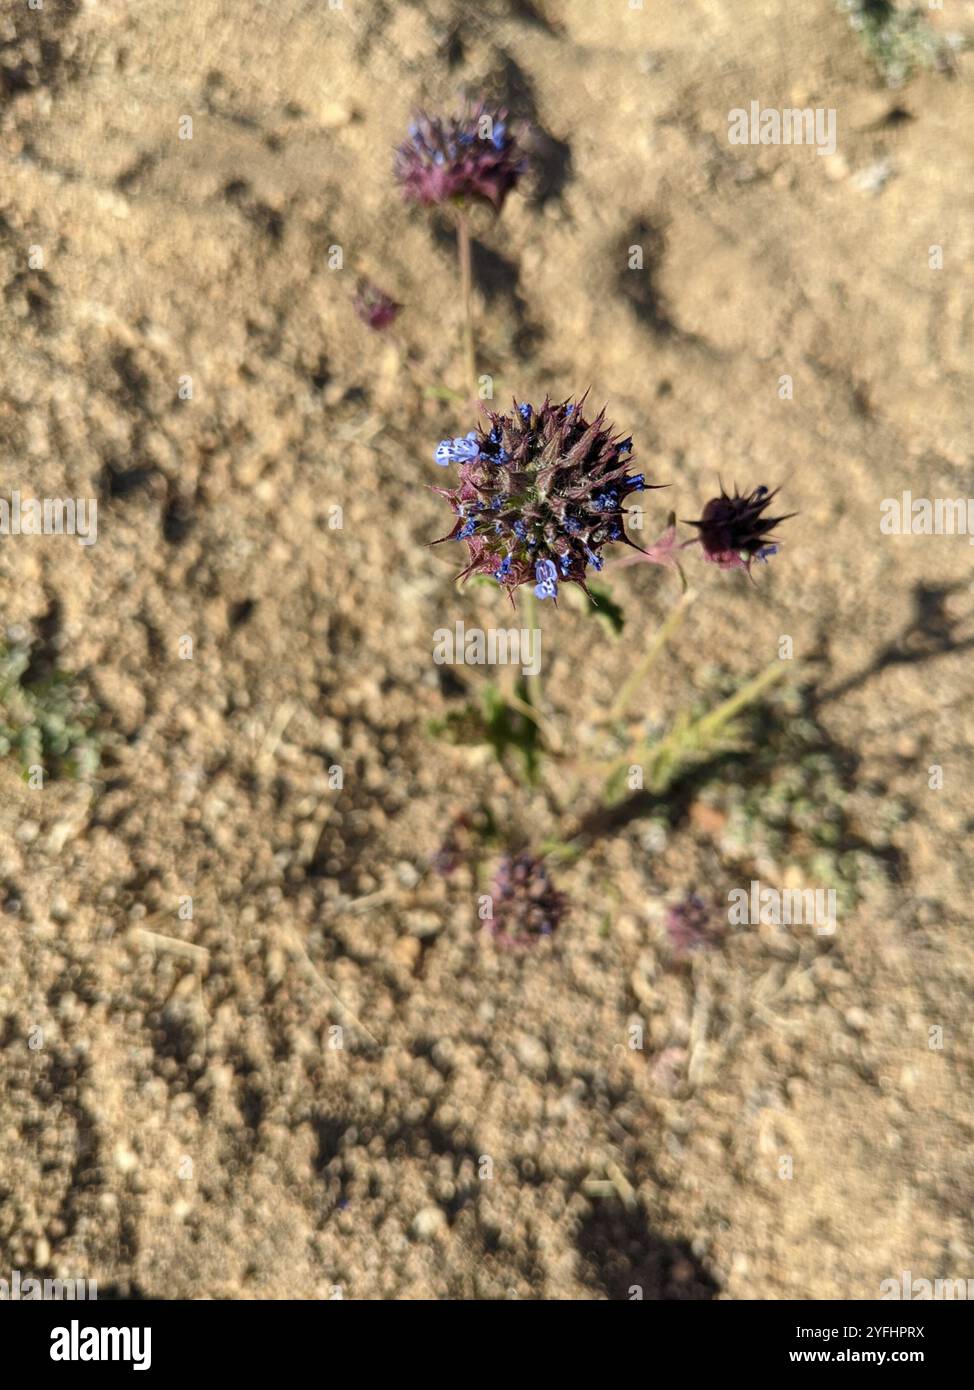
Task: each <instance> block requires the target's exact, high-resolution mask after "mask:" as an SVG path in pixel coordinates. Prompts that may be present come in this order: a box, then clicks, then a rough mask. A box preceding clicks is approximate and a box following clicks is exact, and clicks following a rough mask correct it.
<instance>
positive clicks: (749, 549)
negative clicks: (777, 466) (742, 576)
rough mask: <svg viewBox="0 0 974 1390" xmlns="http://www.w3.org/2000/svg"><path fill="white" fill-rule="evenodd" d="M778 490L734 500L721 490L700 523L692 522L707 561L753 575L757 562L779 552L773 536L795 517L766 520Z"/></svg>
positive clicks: (762, 490)
mask: <svg viewBox="0 0 974 1390" xmlns="http://www.w3.org/2000/svg"><path fill="white" fill-rule="evenodd" d="M777 492H778V489H777V488H775V490H774V491H773V492H769V491H768V489H767V488H766V487H757V488H755V489H754V491H753V492H749V493H744V494H743V495H742V494H741V493H739V492H738V490H737V487H736V485H735V487H734V496H733V497H730V496H729V495H728V494H727V493H726V492H725V491H724V489H723V487H721V489H720V496H719V497H715V498H713V500H712V501H710V502H708V503H707V505H706V506H705V507H704V509H703V516H702V517H701V518H700V520H699V521H691V522H689V523H688V524H689V525H690V526H696V528H697V530H698V531H699V533H700V534H699V536H698V537H697V539H698V540H699V541H700V544H701V545H702V546H703V552H704V558H705V559H707V560H709V561H710V562H711V563H712V564H715V565H719V567H720V568H721V569H742V570H748V571H750V568H751V564H752V562H753V561H754V560H768V559H770V557H771V556H772V555H774V554H775V553H776V552H777V549H778V547H777V545H775V544H769V541H771V540H773V537H772V534H771V533H772V532H773V530H774V528H775V527H776V526H778V525H780V523H781V522H782V521H787V520H788V519H789V517H792V516H794V515H795V513H794V512H789V513H788V514H787V516H765V515H764V511H765V508H766V507H768V506H769V505H770V503H771V500H772V499H773V498H774V497H775V496H776V495H777Z"/></svg>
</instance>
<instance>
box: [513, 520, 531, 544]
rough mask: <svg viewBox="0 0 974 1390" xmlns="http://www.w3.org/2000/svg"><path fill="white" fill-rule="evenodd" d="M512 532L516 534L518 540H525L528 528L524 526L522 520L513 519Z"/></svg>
mask: <svg viewBox="0 0 974 1390" xmlns="http://www.w3.org/2000/svg"><path fill="white" fill-rule="evenodd" d="M514 534H515V536H517V538H518V540H519V541H526V540H527V538H528V528H527V527H526V526H525V524H524V522H523V521H515V523H514Z"/></svg>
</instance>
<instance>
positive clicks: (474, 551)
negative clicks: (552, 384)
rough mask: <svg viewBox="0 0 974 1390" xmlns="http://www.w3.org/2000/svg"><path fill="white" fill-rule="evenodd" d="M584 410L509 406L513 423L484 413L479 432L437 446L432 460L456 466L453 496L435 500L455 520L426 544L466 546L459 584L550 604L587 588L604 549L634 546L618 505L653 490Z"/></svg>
mask: <svg viewBox="0 0 974 1390" xmlns="http://www.w3.org/2000/svg"><path fill="white" fill-rule="evenodd" d="M584 405H585V398H584V397H583V398H582V399H581V400H579V401H577V402H576V401H573V400H567V401H563V402H561V404H557V405H556V404H552V402H551V401H550V400H549V399H548V398H547V397H546V398H545V402H544V405H542V406H540V407H538V409H535V408H534V406H532V405H529V404H528V403H527V402H521V403H520V404H518V403H517V402H515V405H514V409H513V411H512V413H511V414H510V415H498V414H496V413H495V412H494V411H491V410H485V412H484V420H483V422H482V423H481V425H480V427H479V428H478V429H475V430H470V432H469V433H468V434H466V435H463V436H460V437H458V438H456V439H444V440H443V441H442V442H441V443H440V445H439V446H438V448H437V449H436V452H435V453H434V455H433V457H434V460H435V461H436V462H437V463H438V464H440V465H441V466H442V467H444V468H446V467H449V466H450V465H451V464H456V465H457V470H458V474H459V486H458V487H456V488H434V491H435V492H438V493H440V495H441V496H443V497H446V498H447V500H448V501H449V503H450V505H451V507H452V508H453V510H454V512H455V513H456V517H457V520H456V524H455V525H454V527H453V530H452V531H451V532H450V533H449V535H446V536H441V537H440V539H439V540H438V541H434V542H433V544H434V545H440V544H441V543H442V542H443V541H453V540H463V541H466V543H467V548H468V551H469V557H470V563H469V564H468V565H467V567H466V568H465V569H464V570H463V571H462V572H461V574H460V575H459V576H458V578H461V579H465V578H467V576H469V575H472V574H486V575H491V576H493V578H494V579H496V580H497V582H498V583H499V584H502V585H503V586H504V588H505V589H506V590H507V592H508V594H509V595H511V596H513V593H514V590H515V589H516V588H518V586H519V585H521V584H531V585H532V586H533V588H534V592H535V594H536V595H537V596H538V598H540V599H545V598H551V599H557V596H558V585H559V584H561V583H571V584H578V585H580V586H581V588H583V589H584V588H585V574H586V570H587V569H588V567H589V565H591V566H592V568H593V569H594V570H600V569H601V568H602V563H603V562H602V550H603V548H604V547H605V546H606V545H607V544H608V543H609V542H610V541H618V542H620V543H621V544H624V545H633V543H632V541H630V540H629V539H628V537H627V536H626V533H625V530H624V529H623V519H624V517H625V516H626V509H625V507H624V506H623V502H624V499H625V498H626V496H627V494H629V493H631V492H642V491H643V490H644V489H645V488H646V487H647V486H660V484H647V483H646V480H645V477H644V476H643V474H642V473H635V472H630V469H631V468H632V464H633V453H632V440H631V439H629V438H626V439H623V438H621V437H620V436H619V435H617V434H615V433H614V431H613V427H612V426H611V425H607V424H606V422H605V411H604V410H603V411H602V412H600V414H599V415H597V416H596V417H595V419H594V420H592V421H589V420H587V419H586V418H585V416H584V414H583V409H584ZM633 549H636V550H638V549H639V547H638V546H633ZM512 602H513V597H512Z"/></svg>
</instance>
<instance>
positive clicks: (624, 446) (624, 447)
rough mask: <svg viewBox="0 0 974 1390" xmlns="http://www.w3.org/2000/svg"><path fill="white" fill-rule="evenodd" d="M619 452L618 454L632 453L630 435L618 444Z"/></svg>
mask: <svg viewBox="0 0 974 1390" xmlns="http://www.w3.org/2000/svg"><path fill="white" fill-rule="evenodd" d="M619 453H620V454H631V453H632V438H631V437H630V438H629V439H624V440H623V441H622V443H621V444H620V445H619Z"/></svg>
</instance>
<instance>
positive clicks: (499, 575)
mask: <svg viewBox="0 0 974 1390" xmlns="http://www.w3.org/2000/svg"><path fill="white" fill-rule="evenodd" d="M512 559H513V556H511V555H505V556H504V558H503V560H502V561H501V562H500V564H499V565H498V566H497V568H496V569H495V570H494V578H495V579H496V580H497V582H498V584H503V582H504V580H505V579H506V578H507V576H508V575H509V574H510V572H511V561H512Z"/></svg>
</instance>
